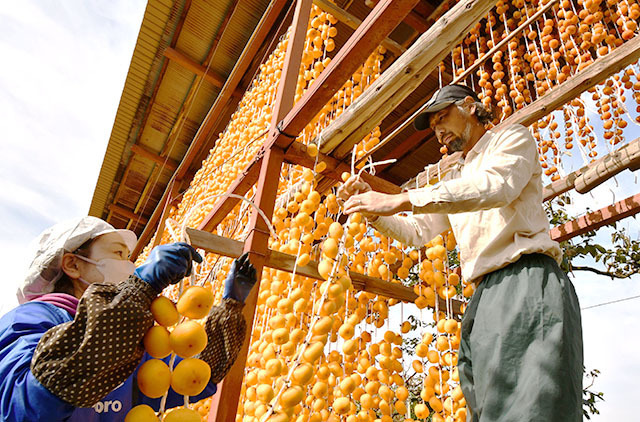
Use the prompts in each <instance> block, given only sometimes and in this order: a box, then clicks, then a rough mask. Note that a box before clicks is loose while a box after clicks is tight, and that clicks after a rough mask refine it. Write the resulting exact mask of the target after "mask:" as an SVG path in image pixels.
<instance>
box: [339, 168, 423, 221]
mask: <svg viewBox="0 0 640 422" xmlns="http://www.w3.org/2000/svg"><path fill="white" fill-rule="evenodd" d="M337 197H338V199H340V200H342V201H344V213H345V214H352V213H354V212H359V213H361V214H362V215H364V216H365V217H368V216H378V215H393V214H396V213H399V212H401V211H411V202H410V201H409V195H408V194H407V193H401V194H397V195H388V194H385V193H380V192H374V191H373V190H372V189H371V186H369V184H368V183H367V182H365V181H364V180H362V179H361V178H360V177H358V176H355V175H354V176H351V177H350V178H349V179H348V180H347V181H346V182H345V183H344V184H343V185H342V186H340V188H338V194H337Z"/></svg>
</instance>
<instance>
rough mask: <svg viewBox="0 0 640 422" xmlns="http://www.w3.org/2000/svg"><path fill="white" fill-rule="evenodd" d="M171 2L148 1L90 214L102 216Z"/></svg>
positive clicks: (162, 0) (163, 0) (166, 0)
mask: <svg viewBox="0 0 640 422" xmlns="http://www.w3.org/2000/svg"><path fill="white" fill-rule="evenodd" d="M172 6H173V2H172V1H170V0H149V2H148V4H147V8H146V10H145V13H144V18H143V21H142V25H141V27H140V34H139V36H138V41H137V43H136V47H135V49H134V52H133V56H132V59H131V65H130V67H129V73H128V74H127V78H126V80H125V84H124V89H123V91H122V96H121V98H120V104H119V105H118V111H117V114H116V119H115V122H114V124H113V129H112V131H111V137H110V139H109V144H108V145H107V151H106V153H105V157H104V161H103V163H102V168H101V169H100V175H99V176H98V181H97V184H96V189H95V191H94V194H93V199H92V201H91V206H90V208H89V215H93V216H96V217H102V216H103V212H104V209H105V206H106V205H107V200H108V197H109V194H110V191H111V186H112V184H113V182H114V180H115V177H116V174H117V172H118V168H119V166H120V161H121V158H122V154H123V151H124V147H125V145H126V143H127V140H128V138H129V130H130V128H131V127H132V124H133V121H134V119H135V117H136V112H137V110H138V104H139V103H140V99H141V98H142V95H143V93H144V90H145V85H146V83H147V80H148V79H149V71H150V70H151V66H152V63H153V59H154V57H155V55H156V53H157V51H158V45H159V44H160V40H161V36H162V32H163V30H164V28H165V25H166V23H167V21H168V19H169V16H170V14H171V9H172Z"/></svg>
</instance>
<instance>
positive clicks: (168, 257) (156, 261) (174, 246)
mask: <svg viewBox="0 0 640 422" xmlns="http://www.w3.org/2000/svg"><path fill="white" fill-rule="evenodd" d="M192 261H196V262H198V263H200V262H202V256H200V254H199V253H198V252H196V250H195V249H193V247H191V245H189V244H187V243H184V242H178V243H170V244H168V245H160V246H157V247H155V248H153V250H152V251H151V253H150V254H149V257H148V258H147V260H146V261H145V262H144V264H142V265H141V266H139V267H138V268H136V271H135V273H134V274H135V275H136V276H138V277H139V278H141V279H142V280H143V281H146V282H147V283H149V284H150V285H151V286H152V287H153V288H155V289H156V291H157V292H158V293H160V292H161V291H163V290H164V288H165V287H167V286H168V285H169V284H175V283H177V282H179V281H180V280H182V279H183V278H184V277H186V276H188V275H189V274H191V267H192V265H193V263H192Z"/></svg>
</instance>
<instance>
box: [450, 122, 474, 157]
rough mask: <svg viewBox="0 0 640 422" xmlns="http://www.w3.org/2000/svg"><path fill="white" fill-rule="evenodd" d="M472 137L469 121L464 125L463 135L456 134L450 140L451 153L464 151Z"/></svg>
mask: <svg viewBox="0 0 640 422" xmlns="http://www.w3.org/2000/svg"><path fill="white" fill-rule="evenodd" d="M470 138H471V125H470V124H469V122H466V124H465V126H464V130H463V131H462V135H460V136H456V137H455V138H454V139H453V140H452V141H451V142H449V143H448V144H447V150H448V151H449V152H450V153H452V152H458V151H462V150H463V149H464V147H465V145H467V142H469V139H470Z"/></svg>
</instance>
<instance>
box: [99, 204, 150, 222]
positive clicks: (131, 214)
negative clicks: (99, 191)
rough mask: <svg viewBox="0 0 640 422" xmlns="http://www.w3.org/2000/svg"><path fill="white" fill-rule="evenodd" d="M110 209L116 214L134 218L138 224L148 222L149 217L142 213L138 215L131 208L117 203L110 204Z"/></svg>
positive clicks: (130, 218)
mask: <svg viewBox="0 0 640 422" xmlns="http://www.w3.org/2000/svg"><path fill="white" fill-rule="evenodd" d="M108 208H109V211H111V212H112V213H114V214H118V215H120V216H122V217H126V218H128V219H129V220H133V221H134V222H138V224H142V225H144V224H147V221H148V220H147V218H146V217H143V216H141V215H138V214H136V213H134V212H133V211H131V210H130V209H127V208H125V207H123V206H120V205H117V204H109V207H108Z"/></svg>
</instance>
